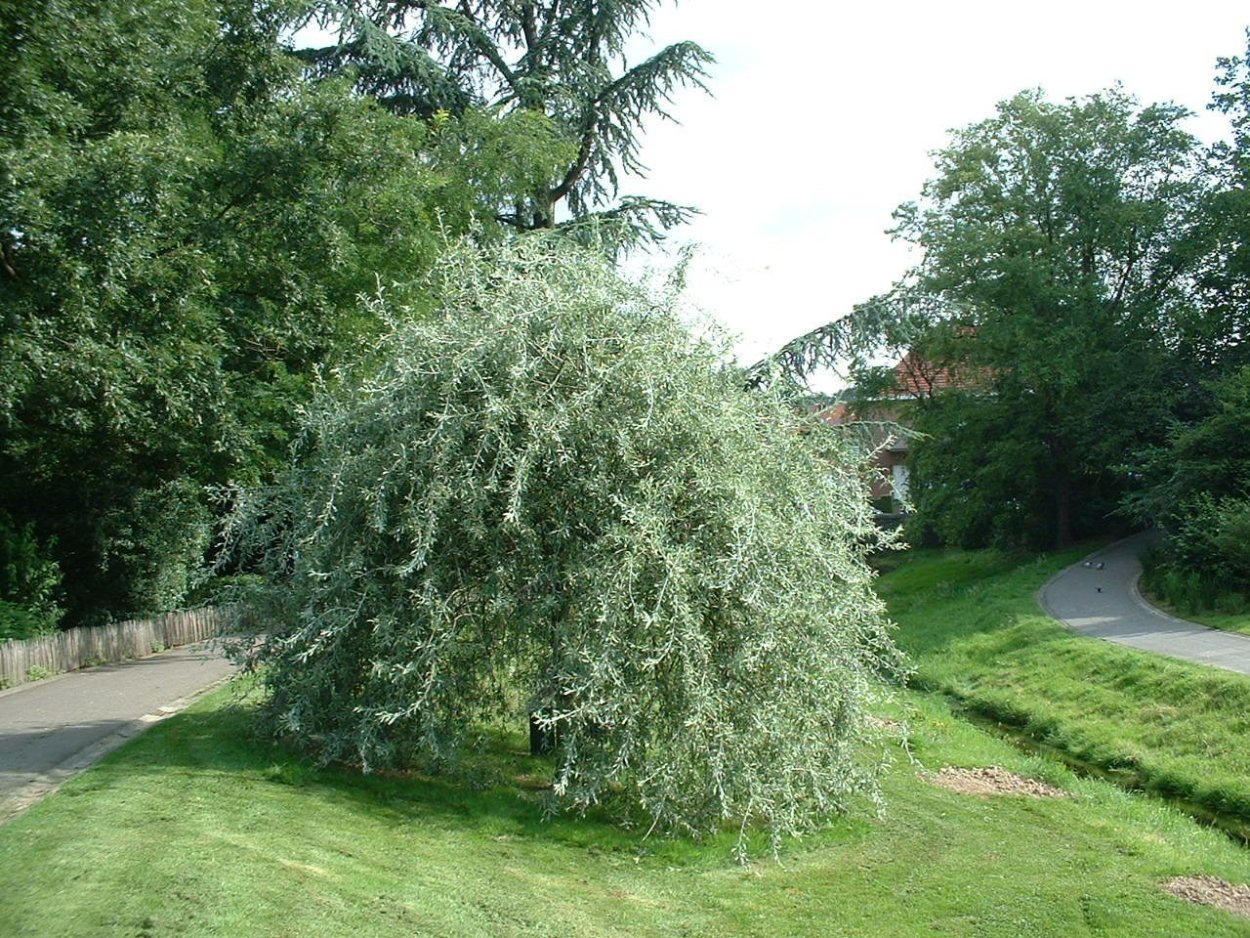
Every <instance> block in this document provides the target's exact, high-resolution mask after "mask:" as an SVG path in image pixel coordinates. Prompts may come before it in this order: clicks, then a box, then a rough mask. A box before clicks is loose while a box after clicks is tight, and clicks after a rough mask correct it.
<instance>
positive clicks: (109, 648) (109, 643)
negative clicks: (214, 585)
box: [0, 606, 238, 688]
mask: <svg viewBox="0 0 1250 938" xmlns="http://www.w3.org/2000/svg"><path fill="white" fill-rule="evenodd" d="M237 622H238V611H237V609H236V608H235V607H233V606H220V607H206V608H203V609H183V610H180V611H178V612H166V613H163V614H162V615H159V616H157V617H156V618H154V619H138V620H131V621H127V622H113V623H111V624H109V625H100V626H96V627H94V628H89V629H68V630H66V631H64V632H57V633H56V634H54V635H44V636H42V637H40V638H28V639H25V640H23V641H17V640H11V641H7V642H3V643H0V688H4V687H15V686H17V685H18V684H24V683H26V681H27V680H29V677H28V675H29V674H30V671H31V669H32V668H33V669H35V673H36V675H38V676H44V675H47V674H57V673H60V672H62V671H76V670H78V669H79V668H82V667H91V666H94V665H100V664H115V663H116V662H118V661H125V660H127V659H129V658H142V657H145V656H147V655H151V654H155V653H157V652H159V651H162V650H164V649H166V648H175V647H177V646H179V645H190V644H193V643H195V642H200V641H204V640H205V639H208V638H214V637H216V636H218V635H223V634H228V633H229V632H230V631H231V628H232V626H233V625H235V624H236V623H237Z"/></svg>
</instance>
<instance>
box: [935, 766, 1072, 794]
mask: <svg viewBox="0 0 1250 938" xmlns="http://www.w3.org/2000/svg"><path fill="white" fill-rule="evenodd" d="M930 780H931V781H932V782H933V783H934V784H935V785H941V786H942V787H943V788H947V789H949V790H951V791H955V792H959V793H960V794H961V795H1025V796H1026V797H1029V798H1062V797H1064V794H1065V793H1064V791H1063V790H1062V789H1059V788H1056V787H1055V786H1054V785H1047V784H1046V783H1045V782H1040V781H1038V780H1037V779H1035V778H1025V777H1024V776H1023V775H1017V774H1015V773H1014V772H1008V771H1007V770H1006V769H1004V768H1000V767H999V766H997V765H991V766H989V767H988V768H983V769H957V768H955V767H954V766H950V765H948V766H947V767H946V768H944V769H942V771H940V772H938V773H937V774H936V775H932V776H930Z"/></svg>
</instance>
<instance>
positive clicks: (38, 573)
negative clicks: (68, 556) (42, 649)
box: [0, 513, 64, 641]
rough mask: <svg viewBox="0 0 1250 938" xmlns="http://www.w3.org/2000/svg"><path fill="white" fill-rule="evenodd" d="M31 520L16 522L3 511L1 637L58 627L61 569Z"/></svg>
mask: <svg viewBox="0 0 1250 938" xmlns="http://www.w3.org/2000/svg"><path fill="white" fill-rule="evenodd" d="M52 546H54V545H51V544H44V543H40V541H39V538H38V536H37V535H36V533H35V526H34V525H33V524H31V523H27V524H24V525H21V526H19V525H16V524H14V523H13V520H12V519H11V518H10V517H8V516H7V515H5V514H2V513H0V641H2V640H4V639H9V638H31V637H32V636H35V635H39V634H42V633H45V632H51V631H53V630H54V629H55V628H56V624H57V622H58V621H59V620H60V618H61V615H62V614H63V612H64V610H63V609H62V608H61V605H60V600H61V570H60V568H59V567H58V566H57V563H56V561H55V560H52V559H51V558H50V557H49V554H50V552H51V548H52Z"/></svg>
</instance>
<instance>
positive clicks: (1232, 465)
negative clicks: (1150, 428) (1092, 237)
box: [1125, 56, 1250, 612]
mask: <svg viewBox="0 0 1250 938" xmlns="http://www.w3.org/2000/svg"><path fill="white" fill-rule="evenodd" d="M1216 84H1217V87H1216V93H1215V96H1214V99H1213V102H1212V108H1213V109H1215V110H1217V111H1220V112H1221V113H1223V114H1225V115H1227V116H1228V118H1229V119H1230V122H1231V125H1232V138H1231V140H1229V141H1227V142H1220V143H1217V144H1216V145H1214V146H1213V147H1212V148H1211V149H1210V151H1209V152H1208V154H1207V157H1208V168H1209V171H1210V173H1211V176H1212V179H1213V184H1212V187H1211V189H1210V191H1209V192H1208V193H1207V194H1206V198H1205V200H1204V201H1203V203H1202V206H1201V212H1200V213H1199V215H1198V217H1197V220H1196V223H1195V224H1194V225H1193V226H1192V228H1191V230H1190V232H1189V235H1188V237H1187V239H1186V240H1185V241H1184V243H1183V245H1182V246H1183V248H1184V249H1185V250H1186V251H1188V252H1189V253H1190V254H1191V255H1192V256H1193V257H1194V259H1195V264H1194V268H1193V273H1192V275H1191V276H1192V280H1193V285H1194V294H1195V304H1194V307H1193V310H1192V313H1191V315H1189V316H1188V317H1186V318H1185V319H1184V320H1183V321H1182V323H1181V328H1180V330H1179V333H1178V339H1177V342H1176V346H1175V351H1176V355H1177V357H1178V359H1179V360H1180V361H1181V362H1182V363H1183V365H1184V367H1185V372H1186V380H1185V382H1184V386H1183V393H1182V395H1181V396H1180V397H1179V399H1178V406H1177V407H1176V408H1175V409H1174V413H1173V415H1172V418H1173V419H1172V420H1171V421H1170V422H1169V424H1168V431H1169V432H1168V437H1167V440H1166V442H1165V443H1163V444H1162V445H1157V446H1153V447H1150V448H1147V449H1146V450H1144V451H1143V452H1142V453H1141V454H1139V456H1138V458H1137V459H1135V460H1134V462H1133V471H1134V474H1135V477H1136V478H1137V479H1138V485H1137V486H1136V489H1135V491H1133V492H1130V493H1129V494H1128V496H1127V498H1126V500H1125V507H1126V509H1127V510H1128V512H1129V514H1130V515H1131V516H1132V517H1134V518H1135V519H1136V520H1138V521H1139V522H1141V523H1144V524H1147V525H1151V526H1155V527H1158V528H1159V529H1160V530H1161V531H1162V532H1163V535H1164V537H1163V540H1162V543H1161V545H1160V549H1159V550H1158V551H1156V552H1155V553H1154V555H1153V556H1152V557H1150V558H1148V559H1147V563H1146V581H1147V584H1148V587H1149V588H1150V589H1151V590H1152V591H1153V592H1154V593H1156V594H1157V595H1161V596H1163V597H1164V598H1166V599H1168V600H1170V601H1171V602H1173V603H1175V604H1177V605H1178V606H1179V607H1180V608H1181V609H1183V610H1187V611H1202V610H1209V609H1211V608H1212V607H1219V608H1221V609H1222V610H1223V611H1227V612H1235V611H1241V610H1244V609H1245V608H1246V607H1247V605H1248V604H1250V550H1248V548H1247V545H1250V459H1247V458H1246V457H1245V454H1244V449H1243V447H1241V446H1240V445H1238V442H1237V441H1239V440H1241V439H1244V438H1245V434H1246V433H1247V432H1248V431H1250V344H1248V343H1247V340H1248V339H1250V318H1248V317H1250V227H1248V226H1250V195H1248V193H1250V67H1248V66H1247V57H1237V56H1234V57H1230V58H1227V59H1222V60H1220V63H1219V72H1218V77H1217V79H1216Z"/></svg>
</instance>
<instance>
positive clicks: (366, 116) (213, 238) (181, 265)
mask: <svg viewBox="0 0 1250 938" xmlns="http://www.w3.org/2000/svg"><path fill="white" fill-rule="evenodd" d="M301 9H302V4H286V3H281V2H276V3H259V4H257V3H253V2H251V0H197V2H182V0H178V2H173V0H143V2H141V3H135V4H130V5H127V6H125V8H124V9H120V10H119V9H118V8H117V7H116V5H115V4H111V3H106V2H99V3H87V4H83V3H66V2H63V0H38V2H33V3H21V4H14V3H4V4H0V18H2V22H0V36H2V38H0V43H3V56H0V58H2V61H0V89H2V91H0V176H2V177H3V185H0V254H2V258H3V264H2V265H0V298H2V301H3V306H2V308H3V316H4V319H5V328H4V329H3V330H2V331H0V513H7V515H8V516H9V517H10V520H11V522H12V524H11V530H12V531H25V530H27V526H28V525H30V524H34V525H35V529H36V530H35V531H34V533H33V535H32V536H33V541H30V542H29V543H36V544H39V545H42V548H41V549H43V550H45V551H47V552H48V556H46V557H45V560H53V561H55V563H56V564H57V565H59V568H60V570H61V572H62V573H63V577H62V584H63V589H64V591H65V595H64V601H65V602H66V603H67V605H68V615H67V617H66V619H65V620H64V621H65V623H66V624H81V623H83V622H90V621H95V620H98V619H101V618H107V617H110V616H124V615H130V614H140V613H146V612H151V611H156V610H159V609H162V608H168V607H169V606H171V605H173V604H176V603H178V602H180V601H181V600H182V599H183V597H184V596H185V593H186V588H187V586H188V582H189V579H188V578H189V575H190V573H191V571H192V570H194V569H195V568H197V567H198V566H199V564H200V563H201V561H202V557H203V551H204V549H205V548H206V547H207V544H208V541H207V533H208V531H209V530H210V527H211V521H212V518H211V515H210V513H209V507H208V506H207V505H206V503H205V496H204V494H203V486H204V484H206V483H216V484H223V483H225V482H227V481H229V480H232V479H233V480H239V481H243V480H256V479H259V478H264V477H266V476H267V475H268V474H269V473H271V472H272V470H273V468H274V467H275V466H277V465H278V464H279V461H281V460H284V458H285V451H286V447H287V445H288V442H289V434H290V431H291V428H292V427H293V425H294V419H295V417H294V414H295V411H296V409H297V408H298V406H299V405H300V404H301V403H302V402H303V401H305V400H306V399H307V397H308V394H309V392H310V389H311V381H312V375H313V374H314V372H315V371H316V370H317V369H318V368H321V367H323V366H328V365H332V364H333V363H334V362H335V361H336V360H337V359H338V357H339V355H340V353H341V351H342V350H343V349H345V348H348V347H352V346H354V345H355V344H357V343H359V342H361V341H364V340H366V339H368V338H369V337H370V336H372V335H373V334H374V333H375V332H376V331H377V328H378V324H377V323H376V321H375V320H374V319H373V318H372V317H371V315H370V314H369V313H368V312H367V311H366V310H364V309H362V307H361V305H360V304H359V302H358V301H357V296H358V295H359V294H361V293H372V292H374V291H375V290H376V289H377V286H378V284H379V282H381V283H384V284H387V285H388V288H389V289H390V290H391V292H392V294H393V295H395V296H396V297H397V298H403V299H404V301H405V302H408V303H410V304H413V305H414V306H415V307H416V308H418V309H419V308H420V306H421V303H422V296H421V295H420V293H419V291H414V289H413V288H412V287H411V285H412V284H413V283H414V282H415V279H414V278H418V275H419V273H420V271H422V270H423V269H426V268H427V267H428V266H429V264H430V263H431V261H432V258H433V257H435V256H436V255H437V253H438V252H439V251H440V250H441V249H442V246H443V244H444V242H445V239H446V238H447V237H448V236H451V235H454V234H456V233H457V232H463V231H466V230H468V228H469V226H470V225H471V224H472V219H473V217H474V215H475V213H476V212H477V211H478V210H479V204H480V197H479V193H478V192H477V191H476V187H477V186H478V185H480V181H481V180H483V179H493V180H495V182H494V183H493V184H494V185H500V184H502V183H501V182H500V181H501V180H502V181H503V183H506V182H509V181H515V180H518V179H529V178H532V177H535V176H538V175H545V174H546V173H547V172H549V171H550V166H551V165H552V164H553V163H554V162H556V161H558V160H561V159H563V158H564V154H565V150H564V148H563V146H562V145H561V144H559V143H557V142H556V141H555V140H554V137H553V134H552V133H551V132H550V129H549V128H546V129H545V131H544V128H545V126H546V125H545V124H544V122H543V119H542V118H541V117H538V116H536V117H534V118H532V119H529V120H525V121H522V120H519V119H517V120H498V121H495V120H488V119H485V117H484V116H482V115H480V114H478V113H477V112H473V111H466V112H464V113H463V114H462V115H461V117H459V118H455V119H453V118H448V119H447V120H443V121H441V122H437V123H435V124H432V125H426V124H424V123H420V122H414V121H408V120H403V119H400V118H397V117H395V116H393V115H391V114H388V113H387V112H386V111H384V110H382V109H380V108H378V107H377V106H376V105H375V104H373V103H372V102H370V101H368V100H366V99H362V98H361V97H360V96H359V95H357V94H355V93H354V92H353V90H352V89H351V87H350V86H349V85H348V84H347V83H346V82H344V81H342V80H337V79H336V80H326V81H321V82H313V81H309V80H308V79H307V78H306V76H305V75H304V69H303V66H302V64H301V63H300V61H299V60H298V59H297V58H296V57H294V56H293V55H292V54H291V52H290V50H289V49H288V48H286V47H285V46H284V45H283V40H282V36H283V35H284V34H285V33H286V31H287V30H288V29H289V28H290V26H291V25H292V23H293V18H294V17H295V16H296V15H297V14H298V13H299V12H300V10H301ZM0 530H8V529H0ZM14 549H15V550H16V548H14ZM15 556H16V554H15ZM23 556H24V554H23ZM0 599H10V600H13V599H14V597H12V596H8V595H4V594H0Z"/></svg>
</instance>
